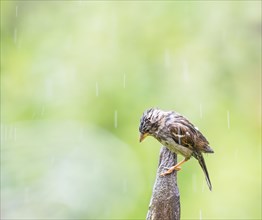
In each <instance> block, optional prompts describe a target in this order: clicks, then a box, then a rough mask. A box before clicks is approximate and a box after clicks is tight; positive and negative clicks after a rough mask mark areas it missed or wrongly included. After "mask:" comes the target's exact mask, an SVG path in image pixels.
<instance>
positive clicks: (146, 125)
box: [139, 108, 165, 142]
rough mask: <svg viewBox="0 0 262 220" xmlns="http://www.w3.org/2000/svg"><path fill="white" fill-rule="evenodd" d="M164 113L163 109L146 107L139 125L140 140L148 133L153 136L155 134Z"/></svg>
mask: <svg viewBox="0 0 262 220" xmlns="http://www.w3.org/2000/svg"><path fill="white" fill-rule="evenodd" d="M164 113H165V112H164V111H162V110H159V109H157V108H151V109H148V110H146V111H145V112H144V113H143V116H142V118H141V119H140V126H139V131H140V142H141V141H143V140H144V139H145V138H146V137H147V136H148V135H152V136H154V135H155V134H156V132H157V131H158V129H159V126H160V123H161V119H162V118H163V116H164Z"/></svg>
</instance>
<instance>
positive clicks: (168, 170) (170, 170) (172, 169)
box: [160, 166, 181, 176]
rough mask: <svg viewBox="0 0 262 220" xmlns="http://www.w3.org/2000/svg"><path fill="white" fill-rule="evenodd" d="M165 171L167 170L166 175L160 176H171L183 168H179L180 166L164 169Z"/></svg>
mask: <svg viewBox="0 0 262 220" xmlns="http://www.w3.org/2000/svg"><path fill="white" fill-rule="evenodd" d="M164 169H167V171H166V172H164V173H161V174H160V176H166V175H168V174H171V173H173V171H174V170H176V171H179V170H181V167H179V166H178V167H171V168H169V167H164Z"/></svg>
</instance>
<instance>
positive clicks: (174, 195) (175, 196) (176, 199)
mask: <svg viewBox="0 0 262 220" xmlns="http://www.w3.org/2000/svg"><path fill="white" fill-rule="evenodd" d="M176 163H177V155H176V154H174V153H172V152H171V151H169V150H168V149H167V148H166V147H162V148H161V150H160V158H159V165H158V170H157V176H156V180H155V184H154V189H153V193H152V197H151V201H150V205H149V209H148V213H147V217H146V219H147V220H162V219H163V220H179V219H180V195H179V189H178V186H177V172H176V171H174V172H173V173H172V174H170V175H166V176H163V177H162V176H160V174H161V173H163V172H164V171H166V169H165V167H171V166H174V165H175V164H176Z"/></svg>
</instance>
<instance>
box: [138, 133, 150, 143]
mask: <svg viewBox="0 0 262 220" xmlns="http://www.w3.org/2000/svg"><path fill="white" fill-rule="evenodd" d="M148 135H149V134H148V133H145V134H142V133H141V134H140V139H139V142H142V141H143V140H144V139H145V138H146V137H147V136H148Z"/></svg>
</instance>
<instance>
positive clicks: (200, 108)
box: [199, 104, 203, 118]
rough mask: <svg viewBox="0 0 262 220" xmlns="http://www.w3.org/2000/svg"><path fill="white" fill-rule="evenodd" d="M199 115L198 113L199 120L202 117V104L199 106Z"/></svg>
mask: <svg viewBox="0 0 262 220" xmlns="http://www.w3.org/2000/svg"><path fill="white" fill-rule="evenodd" d="M199 113H200V118H202V117H203V114H202V104H200V105H199Z"/></svg>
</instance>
